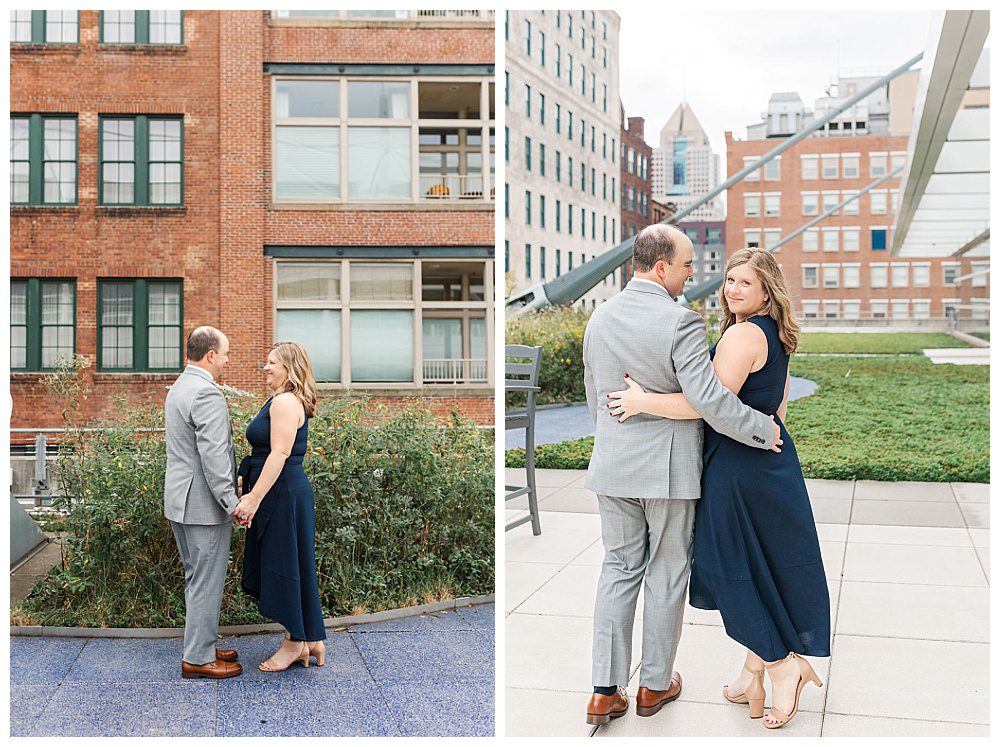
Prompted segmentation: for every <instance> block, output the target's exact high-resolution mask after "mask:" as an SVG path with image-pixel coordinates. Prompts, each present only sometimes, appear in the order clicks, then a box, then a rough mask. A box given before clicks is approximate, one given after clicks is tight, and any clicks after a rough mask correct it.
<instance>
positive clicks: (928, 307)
mask: <svg viewBox="0 0 1000 747" xmlns="http://www.w3.org/2000/svg"><path fill="white" fill-rule="evenodd" d="M917 75H918V74H917V73H910V74H906V75H903V76H900V78H897V79H896V80H895V81H893V82H891V83H889V84H888V85H887V86H885V87H883V88H882V89H880V90H879V91H876V92H875V93H874V94H872V96H870V97H869V98H868V99H866V100H864V101H862V102H859V103H858V104H856V105H855V106H854V107H852V108H850V109H848V110H847V111H845V112H843V113H842V114H840V115H838V116H837V117H836V118H835V119H834V120H832V121H831V122H829V123H827V124H826V125H824V127H823V128H822V129H821V130H819V131H817V132H816V133H815V134H814V135H813V136H812V137H809V138H807V139H806V140H804V141H802V142H800V143H798V144H797V145H795V146H794V147H792V148H790V149H789V150H787V151H785V152H784V153H782V154H781V155H780V156H778V157H776V158H774V159H773V160H771V161H770V162H768V163H767V164H765V165H764V166H763V167H762V168H760V169H757V170H756V171H755V172H753V173H751V174H749V175H748V176H747V177H745V178H744V179H743V180H742V181H741V182H739V183H738V184H736V185H734V186H733V187H731V188H730V189H729V191H728V200H729V202H728V204H729V212H728V217H727V221H726V246H727V247H728V248H729V251H730V253H732V252H733V251H736V250H737V249H739V248H742V247H764V248H767V249H769V250H771V251H774V253H775V256H776V258H777V260H778V262H779V264H780V265H781V266H782V269H783V271H784V274H785V277H786V279H787V282H788V288H789V292H790V294H791V298H792V302H793V306H794V308H795V313H796V314H797V315H798V316H799V318H800V319H802V320H804V321H805V322H806V324H810V323H812V324H814V325H820V324H825V325H829V324H835V325H836V324H846V325H851V326H858V325H876V326H883V325H887V324H891V325H892V326H897V327H921V326H938V327H940V326H942V325H943V322H944V320H946V319H948V318H949V317H952V316H954V317H957V318H959V319H973V320H982V321H984V322H985V320H986V319H987V318H988V314H989V310H988V309H989V301H988V292H987V291H988V287H987V277H986V274H985V271H986V270H987V269H988V266H989V261H988V259H976V258H968V257H961V256H958V257H920V258H902V257H899V256H895V255H892V254H891V253H890V249H891V247H892V242H893V226H894V224H895V220H896V211H897V208H898V204H899V187H900V181H901V179H902V176H903V174H904V173H905V167H906V161H907V149H908V147H909V136H910V132H911V129H912V125H913V122H912V112H913V107H914V96H915V91H916V80H917ZM874 80H875V78H841V79H840V80H839V82H838V85H837V89H838V92H837V95H834V96H830V95H827V96H825V97H823V98H822V99H820V100H818V101H817V102H816V106H815V108H814V109H813V110H809V109H806V108H805V106H804V105H803V103H802V101H801V99H800V97H799V96H798V94H795V93H778V94H775V95H773V96H772V97H771V100H770V102H769V107H768V111H767V112H766V113H765V115H764V119H763V120H762V121H761V122H760V123H757V124H754V125H751V126H750V127H748V128H747V139H746V140H736V139H734V138H733V136H732V133H731V132H727V133H726V146H727V160H728V170H729V173H730V174H733V173H736V172H737V171H739V170H741V169H743V168H744V167H745V166H746V165H749V164H750V163H752V162H753V161H755V160H757V159H759V158H760V157H761V156H763V155H764V154H765V153H767V152H768V151H770V150H772V149H773V148H774V147H775V146H776V145H777V140H778V139H781V138H787V137H790V136H791V135H793V134H795V132H796V131H797V130H800V129H801V128H802V127H804V126H807V125H808V124H810V123H811V122H812V121H814V119H815V118H817V117H818V116H823V114H824V113H825V112H826V111H830V110H831V109H833V108H835V107H836V106H837V105H838V103H839V101H842V100H844V99H846V98H848V97H849V96H851V95H853V94H854V93H855V92H856V91H858V90H860V89H861V88H863V87H864V86H866V85H868V84H869V83H871V82H873V81H874ZM897 168H901V170H900V171H899V172H898V173H896V174H895V175H893V176H889V175H890V174H891V173H892V172H894V171H895V170H896V169H897ZM887 176H889V178H887V179H886V180H885V181H883V182H882V183H881V184H879V185H878V186H877V187H874V188H872V189H871V190H870V191H868V192H866V193H864V194H862V195H861V196H860V197H858V198H857V199H856V200H854V201H853V202H850V203H848V204H847V205H846V206H844V207H843V208H842V209H840V210H839V211H837V212H835V213H833V214H832V215H830V216H829V217H827V218H825V219H823V220H822V221H820V222H819V223H818V224H816V225H815V226H814V227H812V228H809V229H808V230H806V231H805V232H803V233H801V234H799V235H798V236H796V237H794V238H792V239H791V240H789V241H787V242H786V243H781V244H780V246H779V245H778V244H779V242H781V241H782V240H783V238H784V237H787V236H789V235H790V234H792V233H793V232H795V231H796V230H797V229H799V228H800V227H802V226H804V225H805V224H806V223H808V222H810V221H812V220H813V219H815V218H816V217H818V216H819V215H821V214H823V213H825V212H826V211H827V210H829V209H832V208H833V207H835V206H836V205H838V204H839V203H841V202H842V201H844V200H846V199H847V198H848V197H850V196H853V195H857V194H858V193H859V192H861V191H862V190H864V189H865V188H866V187H869V186H870V185H871V184H872V183H873V182H875V181H876V180H879V179H881V178H883V177H887ZM970 275H974V277H972V278H971V280H967V281H966V282H964V283H959V284H957V285H956V284H955V281H956V280H961V279H962V277H963V276H970Z"/></svg>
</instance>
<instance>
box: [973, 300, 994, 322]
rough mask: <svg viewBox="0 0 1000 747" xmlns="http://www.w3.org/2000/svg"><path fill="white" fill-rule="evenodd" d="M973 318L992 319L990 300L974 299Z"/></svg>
mask: <svg viewBox="0 0 1000 747" xmlns="http://www.w3.org/2000/svg"><path fill="white" fill-rule="evenodd" d="M972 318H973V319H989V318H990V299H988V298H973V299H972Z"/></svg>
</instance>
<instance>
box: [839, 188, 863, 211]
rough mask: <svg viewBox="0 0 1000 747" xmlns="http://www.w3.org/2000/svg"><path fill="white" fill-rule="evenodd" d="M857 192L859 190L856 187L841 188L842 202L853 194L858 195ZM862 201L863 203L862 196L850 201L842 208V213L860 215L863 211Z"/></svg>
mask: <svg viewBox="0 0 1000 747" xmlns="http://www.w3.org/2000/svg"><path fill="white" fill-rule="evenodd" d="M857 193H858V191H857V190H856V189H845V190H841V192H840V199H841V202H843V201H844V200H846V199H847V198H848V197H851V196H852V195H856V194H857ZM860 203H861V198H860V197H859V198H858V199H856V200H851V201H850V202H849V203H847V204H846V205H844V207H843V208H842V209H841V213H842V214H843V215H858V214H859V213H860V212H861V205H860Z"/></svg>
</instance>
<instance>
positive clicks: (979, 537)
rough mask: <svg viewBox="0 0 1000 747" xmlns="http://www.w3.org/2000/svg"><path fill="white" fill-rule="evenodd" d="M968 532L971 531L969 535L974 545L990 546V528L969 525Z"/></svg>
mask: <svg viewBox="0 0 1000 747" xmlns="http://www.w3.org/2000/svg"><path fill="white" fill-rule="evenodd" d="M968 532H969V537H971V538H972V544H973V546H974V547H989V546H990V530H989V529H979V528H978V527H969V530H968Z"/></svg>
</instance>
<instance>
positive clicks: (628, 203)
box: [622, 184, 649, 218]
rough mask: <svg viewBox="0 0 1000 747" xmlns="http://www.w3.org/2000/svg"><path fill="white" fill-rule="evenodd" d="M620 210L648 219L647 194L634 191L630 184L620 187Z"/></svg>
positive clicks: (637, 190)
mask: <svg viewBox="0 0 1000 747" xmlns="http://www.w3.org/2000/svg"><path fill="white" fill-rule="evenodd" d="M622 208H623V209H625V210H628V211H629V212H631V213H639V214H640V215H644V216H645V217H647V218H648V217H649V193H648V192H643V191H642V190H640V189H636V188H635V187H633V186H632V185H631V184H629V185H625V184H623V185H622Z"/></svg>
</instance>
